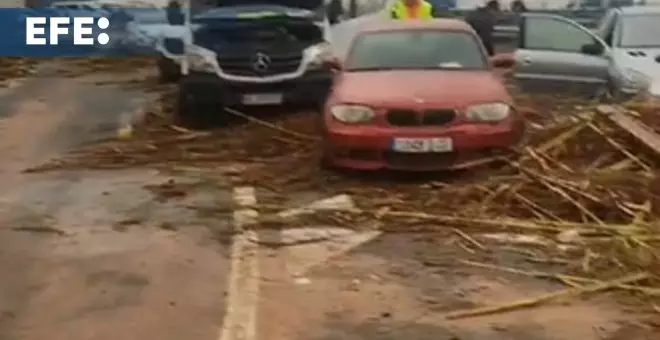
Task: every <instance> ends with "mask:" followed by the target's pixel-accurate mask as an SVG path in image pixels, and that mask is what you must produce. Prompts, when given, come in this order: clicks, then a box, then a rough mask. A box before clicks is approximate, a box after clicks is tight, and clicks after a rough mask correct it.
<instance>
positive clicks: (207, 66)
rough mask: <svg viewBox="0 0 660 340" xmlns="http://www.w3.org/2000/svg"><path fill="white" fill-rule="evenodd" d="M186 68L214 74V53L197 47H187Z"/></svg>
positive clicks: (215, 62)
mask: <svg viewBox="0 0 660 340" xmlns="http://www.w3.org/2000/svg"><path fill="white" fill-rule="evenodd" d="M186 52H187V53H186V58H187V60H188V67H189V68H190V70H192V71H196V72H206V73H214V72H215V71H216V69H217V68H218V62H217V61H216V54H215V52H213V51H211V50H208V49H205V48H203V47H201V46H198V45H192V46H190V47H188V50H187V51H186Z"/></svg>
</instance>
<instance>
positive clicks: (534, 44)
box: [524, 17, 594, 52]
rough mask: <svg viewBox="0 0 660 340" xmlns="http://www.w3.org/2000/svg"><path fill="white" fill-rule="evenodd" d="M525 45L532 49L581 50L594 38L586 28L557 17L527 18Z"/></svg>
mask: <svg viewBox="0 0 660 340" xmlns="http://www.w3.org/2000/svg"><path fill="white" fill-rule="evenodd" d="M526 20H527V22H526V23H525V35H524V39H525V40H524V45H525V48H527V49H531V50H551V51H563V52H580V51H581V49H582V46H584V45H587V44H593V43H594V39H593V37H592V36H591V35H589V34H588V33H587V32H585V31H584V30H582V29H580V28H579V27H577V26H574V25H571V24H569V23H567V22H565V21H562V20H559V19H555V18H531V17H530V18H527V19H526Z"/></svg>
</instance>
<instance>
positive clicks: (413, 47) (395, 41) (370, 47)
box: [346, 30, 487, 71]
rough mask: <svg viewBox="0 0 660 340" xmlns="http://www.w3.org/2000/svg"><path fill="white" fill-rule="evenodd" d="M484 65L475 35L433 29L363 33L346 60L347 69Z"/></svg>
mask: <svg viewBox="0 0 660 340" xmlns="http://www.w3.org/2000/svg"><path fill="white" fill-rule="evenodd" d="M485 68H487V62H486V58H485V56H484V54H483V52H482V50H481V48H480V46H479V44H478V43H477V41H476V39H475V38H474V37H473V36H472V35H470V34H468V33H463V32H448V31H432V30H428V31H419V30H415V31H398V32H377V33H368V34H365V35H362V36H360V37H358V38H357V39H356V41H355V43H354V45H353V48H352V50H351V52H350V55H349V56H348V59H347V62H346V70H347V71H367V70H399V69H401V70H407V69H470V70H474V69H485Z"/></svg>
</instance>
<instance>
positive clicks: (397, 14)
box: [390, 0, 433, 20]
mask: <svg viewBox="0 0 660 340" xmlns="http://www.w3.org/2000/svg"><path fill="white" fill-rule="evenodd" d="M390 17H391V18H392V19H398V20H430V19H433V5H431V4H430V3H429V2H426V1H424V0H397V1H396V2H395V3H394V5H393V6H392V8H391V10H390Z"/></svg>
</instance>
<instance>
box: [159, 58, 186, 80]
mask: <svg viewBox="0 0 660 340" xmlns="http://www.w3.org/2000/svg"><path fill="white" fill-rule="evenodd" d="M176 66H177V65H176V64H173V63H172V62H171V61H170V60H168V59H167V58H165V57H160V58H158V79H159V80H160V82H161V83H173V82H177V81H178V80H179V79H181V72H180V70H179V69H178V67H176Z"/></svg>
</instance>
